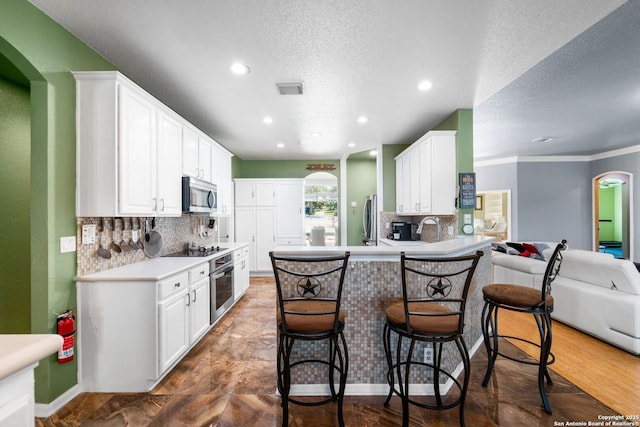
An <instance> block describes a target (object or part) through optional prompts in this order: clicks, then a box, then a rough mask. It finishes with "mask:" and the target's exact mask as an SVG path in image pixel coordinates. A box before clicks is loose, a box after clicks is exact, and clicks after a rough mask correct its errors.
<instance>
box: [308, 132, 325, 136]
mask: <svg viewBox="0 0 640 427" xmlns="http://www.w3.org/2000/svg"><path fill="white" fill-rule="evenodd" d="M310 135H311V136H313V137H318V136H320V135H322V134H321V133H320V132H311V133H310Z"/></svg>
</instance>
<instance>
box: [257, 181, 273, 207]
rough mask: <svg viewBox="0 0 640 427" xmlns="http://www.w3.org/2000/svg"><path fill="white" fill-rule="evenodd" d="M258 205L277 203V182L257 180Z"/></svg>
mask: <svg viewBox="0 0 640 427" xmlns="http://www.w3.org/2000/svg"><path fill="white" fill-rule="evenodd" d="M255 200H256V206H275V205H276V184H275V183H274V182H273V181H257V182H256V198H255Z"/></svg>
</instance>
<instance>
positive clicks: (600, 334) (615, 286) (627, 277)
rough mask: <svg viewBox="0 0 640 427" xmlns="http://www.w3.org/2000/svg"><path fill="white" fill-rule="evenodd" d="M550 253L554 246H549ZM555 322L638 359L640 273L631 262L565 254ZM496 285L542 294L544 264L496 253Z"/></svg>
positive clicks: (555, 295) (595, 254) (580, 253)
mask: <svg viewBox="0 0 640 427" xmlns="http://www.w3.org/2000/svg"><path fill="white" fill-rule="evenodd" d="M547 244H548V245H549V246H550V247H551V248H553V247H555V245H556V243H553V242H549V243H547ZM562 254H563V262H562V267H561V268H560V273H559V274H558V277H557V278H556V280H555V281H554V282H553V284H552V295H553V298H554V301H555V306H554V310H553V314H552V317H553V318H554V319H556V320H559V321H561V322H563V323H566V324H567V325H569V326H572V327H574V328H576V329H579V330H581V331H583V332H585V333H587V334H590V335H593V336H595V337H597V338H599V339H602V340H603V341H606V342H608V343H610V344H613V345H615V346H617V347H620V348H622V349H624V350H626V351H628V352H630V353H633V354H636V355H640V272H638V270H637V268H636V266H635V265H634V263H632V262H631V261H627V260H621V259H615V258H614V257H613V256H612V255H611V254H604V253H599V252H591V251H585V250H580V249H571V248H569V249H567V250H566V251H564V252H563V253H562ZM492 264H493V281H494V283H514V284H520V285H525V286H530V287H535V288H537V289H540V287H541V285H542V279H543V276H544V270H545V268H546V262H545V261H540V260H536V259H532V258H525V257H521V256H518V255H507V254H503V253H500V252H496V251H494V252H493V256H492Z"/></svg>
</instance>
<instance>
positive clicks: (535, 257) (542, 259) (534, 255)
mask: <svg viewBox="0 0 640 427" xmlns="http://www.w3.org/2000/svg"><path fill="white" fill-rule="evenodd" d="M529 258H533V259H537V260H540V261H545V259H544V257H543V256H542V255H540V254H531V256H530V257H529Z"/></svg>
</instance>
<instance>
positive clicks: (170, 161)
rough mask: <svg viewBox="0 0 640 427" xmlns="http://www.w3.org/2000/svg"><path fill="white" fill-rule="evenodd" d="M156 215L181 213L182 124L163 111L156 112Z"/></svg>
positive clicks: (176, 214)
mask: <svg viewBox="0 0 640 427" xmlns="http://www.w3.org/2000/svg"><path fill="white" fill-rule="evenodd" d="M157 150H158V154H157V182H158V188H157V196H156V212H157V214H158V215H166V216H180V215H182V181H181V179H180V178H181V177H182V125H181V124H180V123H179V122H178V121H177V120H175V119H173V118H172V117H170V116H168V115H167V114H165V113H163V112H159V113H158V144H157Z"/></svg>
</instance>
